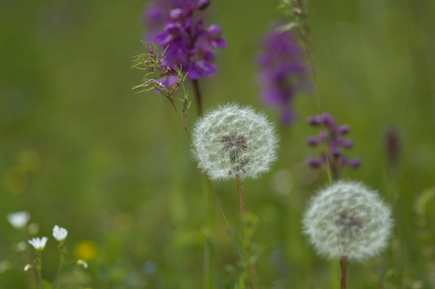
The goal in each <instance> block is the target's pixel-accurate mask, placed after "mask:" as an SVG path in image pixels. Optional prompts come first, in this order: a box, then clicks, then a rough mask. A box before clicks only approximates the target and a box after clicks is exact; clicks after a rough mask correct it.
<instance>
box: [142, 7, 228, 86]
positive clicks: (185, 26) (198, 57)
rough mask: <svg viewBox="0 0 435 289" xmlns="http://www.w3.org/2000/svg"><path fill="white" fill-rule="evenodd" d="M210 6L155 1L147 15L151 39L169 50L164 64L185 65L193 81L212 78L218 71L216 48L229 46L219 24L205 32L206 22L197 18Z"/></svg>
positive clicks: (185, 69) (172, 65)
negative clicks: (197, 15)
mask: <svg viewBox="0 0 435 289" xmlns="http://www.w3.org/2000/svg"><path fill="white" fill-rule="evenodd" d="M209 4H210V0H200V1H198V2H196V1H195V0H154V1H153V2H152V3H151V4H150V6H149V7H148V12H147V13H146V20H147V24H148V28H149V35H148V37H147V40H148V41H151V42H155V43H157V44H159V45H161V46H163V47H164V48H166V47H168V49H167V51H166V59H165V63H164V65H167V66H169V67H170V68H173V67H180V66H182V68H183V72H187V73H188V75H187V76H188V77H189V78H191V79H199V78H202V77H210V76H212V75H213V73H214V72H216V70H217V68H216V66H215V65H213V63H212V61H213V60H214V58H215V54H216V52H215V50H214V49H215V48H224V47H226V46H227V42H226V41H225V40H224V39H223V38H222V36H221V35H222V29H221V28H220V27H219V26H218V25H211V26H209V27H208V28H207V29H204V28H203V20H202V19H200V18H198V17H196V15H195V17H194V14H195V13H196V12H199V11H202V10H204V9H206V8H207V7H208V5H209ZM162 30H163V31H162ZM157 31H159V32H157ZM174 73H175V71H174Z"/></svg>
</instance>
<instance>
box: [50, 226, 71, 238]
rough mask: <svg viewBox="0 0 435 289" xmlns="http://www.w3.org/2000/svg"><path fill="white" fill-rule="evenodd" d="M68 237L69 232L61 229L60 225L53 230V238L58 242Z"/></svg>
mask: <svg viewBox="0 0 435 289" xmlns="http://www.w3.org/2000/svg"><path fill="white" fill-rule="evenodd" d="M67 235H68V231H67V230H66V229H65V228H62V227H59V226H58V225H56V226H54V228H53V237H54V238H55V239H56V240H58V241H63V240H65V238H66V236H67Z"/></svg>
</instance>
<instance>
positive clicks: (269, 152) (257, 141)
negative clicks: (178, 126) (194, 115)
mask: <svg viewBox="0 0 435 289" xmlns="http://www.w3.org/2000/svg"><path fill="white" fill-rule="evenodd" d="M277 142H278V139H277V136H276V134H275V129H274V127H273V126H272V124H271V123H270V122H269V121H268V120H267V118H266V116H264V115H263V114H259V113H257V112H255V111H254V110H253V109H252V108H249V107H240V106H238V105H235V104H228V105H226V106H222V107H219V108H218V109H216V110H214V111H211V112H209V113H208V114H206V115H205V116H204V117H202V118H200V119H199V120H198V122H197V123H196V126H195V129H194V134H193V144H194V146H195V148H196V152H197V154H196V153H194V155H195V158H196V159H197V160H198V165H199V167H200V168H201V169H202V170H204V171H206V172H207V173H208V174H209V175H210V178H211V179H230V178H234V177H235V176H239V177H240V178H245V177H251V178H257V177H258V175H259V174H261V173H264V172H267V171H269V168H270V165H271V164H272V163H273V161H275V160H276V149H277Z"/></svg>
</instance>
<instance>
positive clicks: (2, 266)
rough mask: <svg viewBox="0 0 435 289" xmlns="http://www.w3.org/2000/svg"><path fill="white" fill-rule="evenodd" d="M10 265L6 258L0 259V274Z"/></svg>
mask: <svg viewBox="0 0 435 289" xmlns="http://www.w3.org/2000/svg"><path fill="white" fill-rule="evenodd" d="M11 267H12V265H11V262H9V261H6V260H4V261H1V262H0V274H1V273H3V272H5V271H7V270H9V269H10V268H11Z"/></svg>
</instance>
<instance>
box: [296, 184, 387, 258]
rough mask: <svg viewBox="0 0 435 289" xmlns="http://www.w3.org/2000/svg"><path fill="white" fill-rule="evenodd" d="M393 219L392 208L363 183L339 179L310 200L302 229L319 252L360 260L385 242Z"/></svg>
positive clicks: (376, 252)
mask: <svg viewBox="0 0 435 289" xmlns="http://www.w3.org/2000/svg"><path fill="white" fill-rule="evenodd" d="M392 226H393V221H392V219H391V209H390V207H389V206H387V205H386V204H385V203H384V202H383V201H382V200H381V198H380V197H379V195H378V193H377V192H376V191H371V190H370V189H368V188H367V187H365V186H364V185H363V184H360V183H356V182H351V181H340V182H337V183H334V184H332V185H330V186H328V187H327V188H325V189H323V190H321V191H320V192H319V193H318V194H317V195H316V196H315V197H314V198H313V199H312V201H311V204H310V206H309V208H308V210H307V211H306V213H305V216H304V219H303V229H304V232H305V234H307V235H308V237H309V240H310V241H311V243H312V244H313V246H314V248H315V249H316V250H317V252H318V253H319V254H320V255H323V256H326V257H328V258H341V257H347V258H348V259H351V260H352V259H353V260H363V259H365V258H367V257H372V256H375V255H377V254H378V253H379V252H380V251H381V250H382V249H383V248H384V247H385V246H386V245H387V240H388V238H389V237H390V234H391V228H392Z"/></svg>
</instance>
